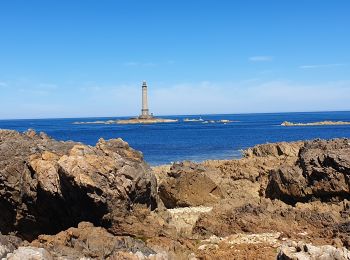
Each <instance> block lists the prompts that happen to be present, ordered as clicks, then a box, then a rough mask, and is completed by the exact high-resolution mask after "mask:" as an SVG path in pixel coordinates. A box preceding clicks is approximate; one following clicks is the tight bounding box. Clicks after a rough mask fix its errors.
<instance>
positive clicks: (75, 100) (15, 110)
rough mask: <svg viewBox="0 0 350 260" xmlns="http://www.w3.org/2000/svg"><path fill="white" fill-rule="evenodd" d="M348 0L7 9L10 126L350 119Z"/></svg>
mask: <svg viewBox="0 0 350 260" xmlns="http://www.w3.org/2000/svg"><path fill="white" fill-rule="evenodd" d="M349 13H350V1H348V0H283V1H282V0H264V1H262V0H256V1H253V0H237V1H233V0H176V1H175V0H173V1H171V0H169V1H164V0H147V1H144V0H113V1H112V0H102V1H98V0H80V1H79V0H74V1H68V0H45V1H44V0H42V1H40V0H32V1H26V0H22V1H19V0H1V1H0V93H1V95H0V98H1V99H0V118H2V119H6V118H48V117H80V116H81V117H83V116H128V115H137V114H138V113H139V110H140V99H141V84H142V81H143V80H147V82H148V85H149V103H150V109H151V111H152V112H154V114H156V115H165V114H205V113H250V112H282V111H325V110H349V109H350V15H349Z"/></svg>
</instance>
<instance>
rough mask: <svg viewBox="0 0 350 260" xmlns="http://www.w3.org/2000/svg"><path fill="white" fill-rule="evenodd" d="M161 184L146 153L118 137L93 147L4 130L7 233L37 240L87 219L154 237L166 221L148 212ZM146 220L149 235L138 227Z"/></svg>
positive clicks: (2, 206)
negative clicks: (14, 233) (136, 228)
mask: <svg viewBox="0 0 350 260" xmlns="http://www.w3.org/2000/svg"><path fill="white" fill-rule="evenodd" d="M156 187H157V183H156V178H155V177H154V175H153V174H152V172H151V169H150V167H149V166H148V165H147V164H146V163H145V162H144V160H143V156H142V154H141V153H140V152H138V151H135V150H134V149H132V148H130V147H129V145H128V144H127V143H126V142H124V141H123V140H121V139H112V140H109V141H105V140H103V139H100V140H99V141H98V142H97V144H96V146H95V147H92V146H87V145H82V144H80V143H74V142H59V141H55V140H53V139H50V138H49V137H47V136H46V135H45V134H40V135H37V134H36V133H35V132H34V131H28V132H27V133H24V134H21V133H18V132H16V131H9V130H0V212H1V214H0V231H1V232H3V233H4V232H5V233H6V232H10V231H17V232H18V233H19V234H20V235H22V236H24V237H25V238H27V239H33V238H35V237H36V236H37V235H38V234H42V233H46V234H53V233H57V232H58V231H61V230H64V229H66V228H69V227H71V226H76V225H77V224H78V223H79V222H80V221H90V222H92V223H94V224H96V225H102V226H104V227H106V228H109V229H110V231H112V232H113V233H115V234H119V233H122V234H125V233H133V229H132V226H133V225H134V224H135V225H136V226H138V230H137V231H136V234H134V235H142V234H143V232H145V233H146V234H150V235H152V234H154V233H155V232H158V231H159V230H161V226H162V224H163V222H162V221H159V220H158V219H157V218H156V217H155V216H154V215H152V214H151V211H152V210H154V209H155V208H156V207H157V201H158V199H157V190H156ZM137 212H142V214H141V215H138V216H135V214H137ZM143 221H145V222H147V223H149V225H150V226H149V227H148V228H147V229H149V228H150V227H151V229H152V232H150V231H149V230H146V227H143V228H142V225H141V224H139V225H138V223H137V222H141V223H142V222H143ZM134 222H135V223H134Z"/></svg>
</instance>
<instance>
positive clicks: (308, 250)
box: [277, 241, 350, 260]
mask: <svg viewBox="0 0 350 260" xmlns="http://www.w3.org/2000/svg"><path fill="white" fill-rule="evenodd" d="M277 259H278V260H288V259H295V260H316V259H330V260H331V259H334V260H335V259H336V260H348V259H350V251H348V250H347V249H346V248H344V247H342V248H336V247H334V246H331V245H324V246H314V245H312V244H307V243H303V242H299V243H295V242H293V241H292V242H291V243H288V244H285V245H282V247H281V248H280V250H279V253H278V255H277Z"/></svg>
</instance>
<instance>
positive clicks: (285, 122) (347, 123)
mask: <svg viewBox="0 0 350 260" xmlns="http://www.w3.org/2000/svg"><path fill="white" fill-rule="evenodd" d="M320 125H350V122H346V121H321V122H312V123H292V122H288V121H284V122H283V123H282V124H281V126H320Z"/></svg>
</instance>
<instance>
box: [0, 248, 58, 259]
mask: <svg viewBox="0 0 350 260" xmlns="http://www.w3.org/2000/svg"><path fill="white" fill-rule="evenodd" d="M5 259H6V260H23V259H28V260H53V258H52V256H51V254H50V253H49V252H48V251H47V250H45V249H44V248H37V247H19V248H18V249H16V250H15V251H13V253H9V254H7V257H6V258H5Z"/></svg>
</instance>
